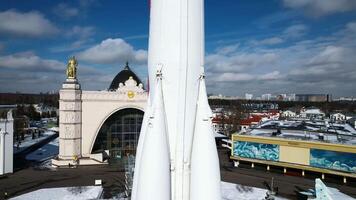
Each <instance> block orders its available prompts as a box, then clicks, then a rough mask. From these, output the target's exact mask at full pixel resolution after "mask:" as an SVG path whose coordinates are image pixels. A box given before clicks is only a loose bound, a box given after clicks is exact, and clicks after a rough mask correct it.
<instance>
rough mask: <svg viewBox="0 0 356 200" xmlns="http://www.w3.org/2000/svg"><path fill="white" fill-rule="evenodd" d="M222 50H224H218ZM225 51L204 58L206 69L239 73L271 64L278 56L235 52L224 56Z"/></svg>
mask: <svg viewBox="0 0 356 200" xmlns="http://www.w3.org/2000/svg"><path fill="white" fill-rule="evenodd" d="M220 49H224V48H220ZM224 53H225V51H224V50H223V52H222V53H221V52H219V51H218V52H216V53H215V54H209V55H207V56H206V58H205V61H206V68H207V69H208V70H210V71H214V72H240V71H242V70H245V69H252V68H255V67H257V66H265V65H270V64H273V63H274V62H275V61H276V60H277V59H278V55H277V54H274V53H262V52H259V53H246V52H238V51H235V52H234V53H233V54H230V55H225V54H224Z"/></svg>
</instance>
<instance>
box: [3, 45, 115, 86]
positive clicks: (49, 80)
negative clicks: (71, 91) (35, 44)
mask: <svg viewBox="0 0 356 200" xmlns="http://www.w3.org/2000/svg"><path fill="white" fill-rule="evenodd" d="M65 69H66V63H64V62H61V61H58V60H53V59H45V58H41V57H39V56H37V55H36V54H34V53H33V52H30V51H28V52H19V53H15V54H10V55H4V56H0V92H10V91H12V92H14V91H21V92H46V91H52V90H58V89H59V88H60V87H61V83H62V82H63V81H64V80H65ZM112 76H113V74H104V73H102V72H101V71H100V70H98V69H96V68H93V67H91V66H87V65H84V64H82V63H79V66H78V79H79V81H80V83H81V84H83V88H89V89H105V88H107V87H108V86H109V83H110V81H111V80H112V78H113V77H112ZM9 82H11V84H9Z"/></svg>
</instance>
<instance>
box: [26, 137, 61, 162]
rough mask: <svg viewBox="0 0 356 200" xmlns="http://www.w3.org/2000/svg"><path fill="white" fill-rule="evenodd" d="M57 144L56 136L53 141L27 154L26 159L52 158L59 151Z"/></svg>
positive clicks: (40, 159) (39, 160)
mask: <svg viewBox="0 0 356 200" xmlns="http://www.w3.org/2000/svg"><path fill="white" fill-rule="evenodd" d="M58 145H59V138H56V139H54V140H53V141H51V142H49V143H48V144H46V145H44V146H43V147H41V148H39V149H37V150H36V151H34V152H32V153H30V154H28V155H27V156H26V160H32V161H38V162H42V161H46V160H49V159H51V158H54V157H55V156H56V155H58V153H59V150H58Z"/></svg>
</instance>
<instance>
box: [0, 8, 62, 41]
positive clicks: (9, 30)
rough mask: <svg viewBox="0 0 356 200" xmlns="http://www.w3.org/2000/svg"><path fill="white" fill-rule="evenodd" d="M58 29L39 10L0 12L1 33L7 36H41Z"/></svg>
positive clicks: (53, 32)
mask: <svg viewBox="0 0 356 200" xmlns="http://www.w3.org/2000/svg"><path fill="white" fill-rule="evenodd" d="M57 32H58V29H57V28H56V27H55V26H54V25H53V24H52V23H51V22H50V21H49V20H48V19H46V18H45V17H44V16H43V15H42V14H41V13H39V12H35V11H32V12H24V13H21V12H18V11H16V10H7V11H4V12H0V33H1V34H4V35H7V36H21V37H41V36H47V35H52V34H56V33H57Z"/></svg>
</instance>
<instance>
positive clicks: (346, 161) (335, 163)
mask: <svg viewBox="0 0 356 200" xmlns="http://www.w3.org/2000/svg"><path fill="white" fill-rule="evenodd" d="M310 166H313V167H319V168H327V169H334V170H340V171H346V172H356V154H354V153H344V152H336V151H327V150H320V149H310Z"/></svg>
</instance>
